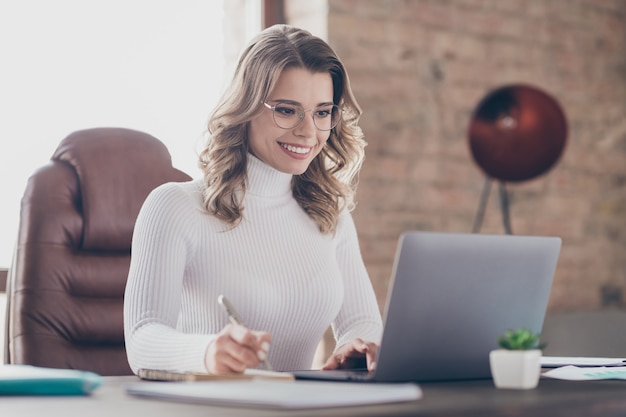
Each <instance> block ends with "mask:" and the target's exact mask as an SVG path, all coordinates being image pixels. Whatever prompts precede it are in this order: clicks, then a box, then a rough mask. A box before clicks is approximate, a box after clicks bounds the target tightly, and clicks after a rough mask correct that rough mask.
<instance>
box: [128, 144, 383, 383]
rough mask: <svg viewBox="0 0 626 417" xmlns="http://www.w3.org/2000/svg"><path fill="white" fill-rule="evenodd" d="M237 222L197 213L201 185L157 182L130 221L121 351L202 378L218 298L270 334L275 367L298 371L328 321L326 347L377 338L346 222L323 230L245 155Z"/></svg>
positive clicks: (375, 313) (220, 319) (219, 314)
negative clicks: (331, 337)
mask: <svg viewBox="0 0 626 417" xmlns="http://www.w3.org/2000/svg"><path fill="white" fill-rule="evenodd" d="M248 159H249V162H248V182H247V191H246V195H245V197H244V200H243V206H244V209H243V220H242V221H241V223H240V224H239V225H237V226H236V227H235V228H234V229H231V230H227V228H226V225H225V223H224V222H222V221H220V220H218V219H217V218H215V217H214V216H212V215H209V214H207V212H206V211H205V210H204V208H203V205H202V188H203V183H202V180H195V181H190V182H186V183H168V184H164V185H162V186H160V187H158V188H156V189H155V190H154V191H152V193H151V194H150V195H149V196H148V198H147V199H146V201H145V203H144V205H143V207H142V209H141V211H140V213H139V216H138V218H137V222H136V225H135V231H134V234H133V242H132V257H131V264H130V271H129V276H128V283H127V286H126V295H125V301H124V331H125V337H126V350H127V354H128V360H129V363H130V366H131V368H132V370H133V371H134V372H137V370H138V369H140V368H151V369H164V370H178V371H195V372H206V367H205V361H204V359H205V353H206V350H207V347H208V345H209V344H210V343H211V342H212V341H213V340H214V339H215V337H216V334H217V333H218V332H219V331H220V330H222V328H223V327H224V326H225V325H226V324H228V317H227V315H226V313H225V312H224V311H223V310H222V309H221V307H220V305H219V304H218V302H217V298H218V296H219V295H220V294H224V295H225V296H226V297H227V298H228V299H229V300H230V301H231V302H232V304H233V305H234V306H235V307H236V308H237V310H238V312H239V314H240V316H241V318H242V320H243V321H244V324H245V325H246V327H248V328H250V329H253V330H263V331H267V332H269V333H271V334H272V343H271V347H270V351H269V357H268V359H269V361H270V363H271V364H272V365H273V367H274V368H276V369H277V370H299V369H309V368H310V367H311V365H312V362H313V356H314V354H315V350H316V347H317V345H318V343H319V341H320V339H321V338H322V336H323V333H324V332H325V330H326V329H327V328H328V326H329V325H331V324H332V327H333V331H334V333H335V338H336V340H337V346H341V345H342V344H344V343H347V342H349V341H351V340H352V339H354V338H357V337H358V338H362V339H364V340H370V341H374V342H376V343H379V342H380V338H381V334H382V321H381V317H380V313H379V309H378V305H377V302H376V298H375V296H374V292H373V289H372V286H371V283H370V280H369V277H368V274H367V271H366V269H365V266H364V264H363V260H362V257H361V254H360V250H359V243H358V240H357V233H356V230H355V227H354V223H353V220H352V217H351V215H350V213H349V212H348V211H344V212H343V213H342V214H341V216H340V220H339V224H338V228H337V233H336V234H335V235H325V234H322V233H321V232H320V231H319V229H318V228H317V225H316V224H315V223H314V222H313V220H311V218H309V217H308V216H307V214H306V213H305V212H304V211H303V210H302V208H301V207H300V206H299V205H298V204H297V202H296V200H295V199H294V198H293V196H292V193H291V180H292V175H291V174H285V173H282V172H280V171H277V170H275V169H273V168H271V167H270V166H268V165H265V164H264V163H263V162H261V161H260V160H259V159H257V158H255V157H253V156H252V155H249V158H248Z"/></svg>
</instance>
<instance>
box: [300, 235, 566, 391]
mask: <svg viewBox="0 0 626 417" xmlns="http://www.w3.org/2000/svg"><path fill="white" fill-rule="evenodd" d="M560 248H561V239H560V238H557V237H542V236H517V235H486V234H455V233H432V232H407V233H404V234H403V235H402V236H401V237H400V240H399V243H398V248H397V252H396V259H395V263H394V268H393V274H392V282H391V286H390V291H389V294H388V297H387V305H386V308H385V328H384V334H383V338H382V342H381V346H380V349H379V352H378V357H377V360H376V363H377V367H376V371H375V372H371V373H370V372H353V371H342V370H332V371H318V370H306V371H295V372H293V373H294V375H295V376H296V379H322V380H335V381H346V380H351V381H373V382H404V381H415V382H422V381H441V380H461V379H483V378H490V377H491V371H490V368H489V351H490V350H492V349H495V348H497V339H498V336H500V335H501V334H502V333H504V331H506V330H507V329H515V328H518V327H522V326H523V327H526V328H529V329H530V330H533V331H535V332H537V333H540V332H541V329H542V325H543V320H544V316H545V312H546V308H547V303H548V298H549V294H550V288H551V286H552V280H553V276H554V272H555V269H556V265H557V259H558V256H559V252H560Z"/></svg>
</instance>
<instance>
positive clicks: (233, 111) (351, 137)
mask: <svg viewBox="0 0 626 417" xmlns="http://www.w3.org/2000/svg"><path fill="white" fill-rule="evenodd" d="M294 67H295V68H303V69H306V70H308V71H311V72H320V73H329V74H330V75H331V78H332V83H333V102H334V103H335V104H336V105H338V106H339V107H341V108H342V110H343V112H342V119H341V121H340V122H339V124H338V125H337V126H336V127H335V128H334V129H333V130H332V131H331V132H330V137H329V139H328V141H327V142H326V145H325V146H324V148H323V150H322V151H321V152H320V153H319V155H317V157H316V158H315V159H314V160H313V161H311V164H310V165H309V167H308V168H307V170H306V171H305V172H304V173H302V174H301V175H294V177H293V180H292V190H293V196H294V198H295V199H296V201H297V202H298V204H299V205H300V206H301V207H302V209H303V210H304V211H305V212H306V213H307V214H308V216H309V217H310V218H311V219H313V220H314V221H315V223H316V224H317V226H318V227H319V230H320V231H321V232H322V233H325V234H328V233H334V232H335V230H336V228H337V222H338V218H339V214H340V213H341V211H342V210H344V209H348V210H352V209H353V208H354V206H355V202H354V194H355V192H356V186H357V182H358V173H359V170H360V169H361V165H362V163H363V158H364V148H365V145H366V143H365V141H364V139H363V133H362V131H361V128H360V127H359V126H358V120H359V118H360V116H361V108H360V107H359V105H358V103H357V102H356V99H355V98H354V96H353V94H352V90H351V88H350V82H349V80H348V74H347V72H346V70H345V68H344V66H343V64H342V63H341V61H340V60H339V58H338V57H337V55H336V53H335V52H334V51H333V49H332V48H331V47H330V46H329V45H328V44H327V43H326V42H325V41H323V40H322V39H320V38H318V37H316V36H313V35H312V34H311V33H309V32H307V31H305V30H302V29H298V28H295V27H292V26H287V25H275V26H272V27H270V28H267V29H265V30H264V31H262V32H261V33H259V34H258V35H257V36H256V37H255V38H254V39H252V41H251V42H250V44H249V45H248V46H247V47H246V49H245V50H244V51H243V53H242V55H241V57H240V59H239V62H238V64H237V67H236V70H235V73H234V75H233V79H232V81H231V83H230V86H229V87H228V88H227V89H226V91H225V92H224V94H223V96H222V98H221V99H220V101H219V104H218V105H217V106H216V108H215V110H214V111H213V113H212V115H211V117H210V118H209V123H208V131H209V139H208V141H207V143H206V145H205V147H204V148H203V149H202V151H201V152H200V155H199V165H200V168H201V169H202V171H203V174H204V185H205V187H204V194H203V197H204V205H205V207H206V210H207V211H208V213H210V214H212V215H214V216H216V217H217V218H219V219H221V220H223V221H225V222H226V223H227V224H228V225H229V227H231V228H232V227H235V226H237V224H239V222H240V221H241V220H242V218H243V209H244V208H243V205H242V200H243V196H244V194H245V192H246V180H247V174H246V166H247V161H248V157H249V155H248V152H249V145H248V138H247V129H248V126H249V123H250V121H251V120H252V119H254V118H255V117H256V116H258V115H259V113H260V112H261V111H263V101H264V100H265V99H266V98H267V97H268V96H269V94H270V92H271V91H272V90H273V89H274V87H275V85H276V83H277V81H278V78H279V76H280V74H281V72H282V71H283V70H285V69H286V68H294Z"/></svg>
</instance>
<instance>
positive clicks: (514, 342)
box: [498, 327, 545, 350]
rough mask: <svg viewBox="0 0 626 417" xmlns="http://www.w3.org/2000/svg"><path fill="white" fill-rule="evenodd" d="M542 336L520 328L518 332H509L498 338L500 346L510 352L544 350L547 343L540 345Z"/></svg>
mask: <svg viewBox="0 0 626 417" xmlns="http://www.w3.org/2000/svg"><path fill="white" fill-rule="evenodd" d="M539 338H540V335H539V334H537V333H534V332H532V331H531V330H529V329H526V328H524V327H520V328H519V329H517V330H507V331H506V332H504V334H503V335H502V336H500V337H499V338H498V345H499V346H500V347H501V348H503V349H508V350H530V349H543V348H544V347H545V343H542V344H540V343H539Z"/></svg>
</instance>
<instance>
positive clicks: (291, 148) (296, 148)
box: [278, 142, 311, 155]
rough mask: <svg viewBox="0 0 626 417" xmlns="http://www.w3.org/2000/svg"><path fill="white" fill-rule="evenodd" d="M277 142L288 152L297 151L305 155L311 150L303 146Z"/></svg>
mask: <svg viewBox="0 0 626 417" xmlns="http://www.w3.org/2000/svg"><path fill="white" fill-rule="evenodd" d="M278 144H279V145H280V146H282V147H283V148H285V149H287V150H288V151H289V152H293V153H297V154H300V155H305V154H307V153H309V152H310V151H311V148H303V147H301V146H293V145H288V144H286V143H281V142H278Z"/></svg>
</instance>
